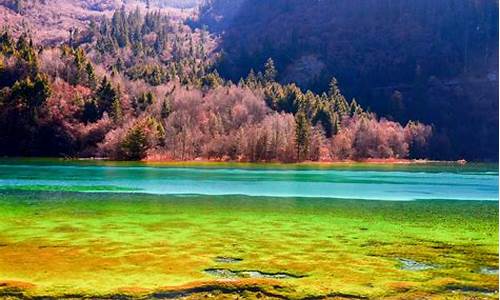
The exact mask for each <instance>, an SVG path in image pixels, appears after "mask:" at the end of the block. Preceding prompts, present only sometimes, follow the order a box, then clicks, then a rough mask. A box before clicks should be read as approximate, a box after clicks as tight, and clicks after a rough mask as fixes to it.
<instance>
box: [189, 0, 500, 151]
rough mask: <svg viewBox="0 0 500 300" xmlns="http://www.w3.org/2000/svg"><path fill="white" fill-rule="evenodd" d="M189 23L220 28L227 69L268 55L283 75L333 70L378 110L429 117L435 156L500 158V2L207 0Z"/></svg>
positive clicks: (304, 84)
mask: <svg viewBox="0 0 500 300" xmlns="http://www.w3.org/2000/svg"><path fill="white" fill-rule="evenodd" d="M193 24H194V25H195V26H205V25H207V26H208V28H209V30H211V31H212V32H215V33H218V34H220V36H221V37H222V43H221V45H220V50H221V51H222V52H223V56H222V59H221V60H220V61H219V64H218V66H217V68H218V70H219V72H220V74H221V76H223V77H225V78H228V79H232V80H237V79H238V78H239V77H241V76H244V75H245V74H246V73H247V72H248V69H250V68H254V69H255V70H256V71H258V70H262V69H261V68H262V66H263V65H264V63H265V61H266V60H267V59H268V58H269V57H271V58H272V59H273V60H274V62H275V64H276V68H277V70H278V71H279V72H278V73H279V76H278V81H279V82H282V83H289V82H295V83H297V84H298V85H299V86H300V87H301V88H303V89H311V90H313V91H315V92H319V93H321V92H323V91H327V90H328V82H329V79H330V78H331V77H332V76H335V77H336V78H337V79H338V80H339V82H340V83H341V84H342V89H343V92H344V94H345V95H346V96H348V97H349V98H352V97H355V98H356V99H358V100H359V103H360V104H362V105H363V107H365V108H369V109H370V110H371V111H374V112H376V113H377V114H379V115H381V116H385V117H386V118H388V119H390V120H395V121H399V122H403V123H405V122H407V121H408V120H410V119H414V120H420V121H422V122H424V123H428V124H433V125H434V128H435V132H434V135H433V140H432V142H431V144H432V145H431V148H432V149H431V151H430V154H431V155H432V157H434V158H439V159H458V158H466V159H472V160H474V159H475V160H477V159H479V160H484V159H491V160H496V159H497V157H498V71H497V70H498V1H495V0H479V1H476V0H474V1H472V0H464V1H453V0H439V1H436V0H421V1H407V0H367V1H350V0H335V1H321V0H313V1H299V0H275V1H266V0H231V1H229V0H211V1H207V2H206V3H205V5H204V6H202V7H201V9H200V15H199V17H198V18H195V20H193Z"/></svg>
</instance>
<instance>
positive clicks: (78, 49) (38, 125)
mask: <svg viewBox="0 0 500 300" xmlns="http://www.w3.org/2000/svg"><path fill="white" fill-rule="evenodd" d="M125 16H128V20H129V21H127V22H131V23H130V24H136V25H134V26H140V25H137V24H140V20H141V16H140V15H139V12H137V11H136V12H134V14H131V15H127V14H125V12H123V11H121V12H119V13H117V14H115V16H114V18H115V19H114V20H112V21H111V23H106V22H110V21H105V22H104V23H103V24H102V25H101V26H104V27H106V26H111V27H110V28H107V29H105V30H104V29H103V28H102V27H101V30H100V33H98V34H95V36H94V38H95V39H94V40H93V42H92V41H91V42H86V43H83V44H81V45H80V46H74V45H62V46H60V47H51V48H38V47H37V46H35V45H34V44H33V43H32V42H31V40H30V39H29V37H28V36H26V35H23V36H22V37H21V38H19V39H18V40H15V39H13V38H12V37H11V36H10V35H9V34H8V33H7V32H5V33H3V34H2V35H1V37H0V50H1V51H0V117H1V118H0V133H1V134H0V144H1V145H2V147H1V148H0V154H1V155H53V156H54V155H55V156H71V157H96V156H97V157H106V158H112V159H119V160H121V159H123V160H141V159H162V160H195V159H207V160H234V161H280V162H295V161H304V160H312V161H320V160H321V161H326V160H345V159H349V160H360V159H366V158H408V157H423V156H425V154H426V146H427V144H428V140H429V137H430V135H431V131H432V130H431V127H429V126H427V125H423V124H420V123H418V122H410V123H408V124H407V125H406V126H404V127H403V126H402V125H400V124H399V123H395V122H392V121H388V120H385V119H381V120H378V119H377V117H376V116H375V115H373V114H370V113H367V112H365V111H364V110H363V109H362V107H360V106H359V105H358V104H357V103H356V101H355V100H352V101H347V100H346V99H345V97H344V96H343V95H342V93H341V91H340V88H339V85H338V83H337V81H336V80H335V79H334V80H332V81H331V83H330V90H329V92H328V93H324V94H315V93H312V92H310V91H306V92H303V91H302V90H301V89H300V88H298V87H297V86H296V85H294V84H288V85H282V84H280V83H278V82H276V81H275V78H276V69H275V68H274V64H273V61H272V60H268V61H267V63H266V66H265V72H264V73H260V72H259V73H257V74H256V73H254V72H253V71H250V73H249V75H248V76H247V77H246V78H242V79H241V80H240V82H239V83H238V84H234V83H232V82H229V81H225V80H224V79H222V78H221V77H220V76H219V75H218V73H217V71H216V70H214V69H212V70H210V69H209V63H208V62H206V63H204V62H202V61H200V60H201V59H203V56H204V54H203V53H202V52H204V51H205V50H204V49H202V48H200V47H201V46H193V45H195V43H198V42H194V41H199V40H200V39H201V38H203V39H204V38H205V37H203V33H200V32H191V31H186V30H180V29H175V30H174V29H172V30H170V31H169V29H168V28H171V26H173V25H172V24H171V23H169V22H168V20H167V19H165V17H163V16H159V15H149V16H148V18H150V21H148V22H153V23H152V24H150V25H148V26H150V28H149V29H148V30H149V31H150V33H154V32H155V30H158V28H156V27H155V26H159V28H164V29H162V31H161V32H162V34H165V37H163V38H161V39H160V38H158V37H155V38H154V39H153V42H154V41H156V42H158V41H171V40H172V39H174V41H175V39H176V38H177V35H176V34H181V35H182V40H180V39H178V40H177V42H173V44H169V43H170V42H169V43H166V44H162V45H156V46H155V45H154V43H153V45H152V46H151V47H153V48H151V49H155V50H154V51H153V50H151V51H149V52H147V51H146V52H144V53H142V54H141V57H142V58H141V61H149V62H151V63H153V65H159V64H161V61H162V60H163V59H167V60H168V62H167V63H166V64H165V65H164V67H161V68H164V70H165V72H166V73H165V74H164V75H165V76H164V77H161V78H160V79H159V80H154V81H153V82H152V81H151V78H145V77H144V76H143V75H140V76H136V75H131V73H130V72H132V71H133V70H135V69H134V67H133V66H132V65H128V66H127V61H129V62H130V59H132V56H130V55H129V54H126V55H125V54H124V53H127V51H128V50H127V49H130V47H132V46H133V43H134V41H135V43H136V44H137V45H139V44H140V45H147V43H148V42H147V41H148V38H147V37H143V38H140V39H138V38H137V37H135V36H134V35H131V36H129V35H122V33H120V32H116V31H115V30H113V29H112V28H113V24H115V23H116V24H118V25H119V24H122V25H123V24H124V23H123V22H124V21H123V20H122V19H120V18H123V17H125ZM131 20H136V21H135V22H132V21H131ZM155 20H156V21H155ZM154 22H157V23H154ZM127 24H128V23H127ZM130 26H132V25H130ZM163 26H165V27H163ZM169 26H170V27H169ZM131 28H133V27H131ZM137 28H139V27H137ZM148 34H149V33H148ZM190 35H191V36H190ZM166 36H169V37H170V38H167V37H166ZM120 38H123V43H122V44H120V43H119V41H118V40H117V39H120ZM151 38H152V37H151ZM163 39H164V40H163ZM190 41H191V42H190ZM181 42H182V43H188V44H190V43H193V44H192V45H191V46H190V47H193V48H192V49H198V50H197V51H194V52H193V53H192V55H193V56H190V50H189V47H188V48H187V50H182V51H181V48H180V46H179V45H180V44H181ZM99 43H101V44H99ZM103 43H104V44H106V43H108V44H109V45H110V47H111V48H110V49H109V50H106V49H104V48H99V47H98V46H99V45H101V46H102V45H103ZM174 45H177V46H174ZM198 45H199V44H198ZM96 47H97V48H96ZM141 47H142V46H141ZM148 47H149V46H148ZM155 47H156V48H155ZM197 47H198V48H197ZM175 51H177V54H176V52H175ZM133 59H138V58H133ZM190 59H192V60H193V62H196V63H190V62H189V60H190ZM113 60H115V63H113V64H110V63H109V62H110V61H113ZM120 60H123V62H124V63H125V64H124V65H123V66H118V65H117V63H118V64H121V62H120ZM184 65H189V66H190V68H191V69H189V71H187V69H186V68H184V71H183V72H179V69H178V68H180V67H182V66H184ZM144 66H147V64H146V65H144ZM181 69H182V68H181ZM159 70H160V69H159ZM158 72H160V71H158ZM162 72H163V71H162Z"/></svg>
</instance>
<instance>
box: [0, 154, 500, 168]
mask: <svg viewBox="0 0 500 300" xmlns="http://www.w3.org/2000/svg"><path fill="white" fill-rule="evenodd" d="M2 162H7V163H9V162H31V163H52V162H57V163H81V164H84V165H85V164H97V165H101V164H102V165H116V166H120V165H136V166H153V167H154V166H158V167H224V166H227V167H248V168H252V167H262V168H266V167H277V168H294V167H296V168H336V167H339V168H349V167H382V168H383V167H405V166H408V167H412V166H449V167H470V166H476V165H496V166H498V162H486V161H471V162H468V161H465V160H430V159H373V158H370V159H363V160H328V161H302V162H281V161H255V162H250V161H239V160H220V159H192V160H169V159H148V158H146V159H143V160H136V161H132V160H113V159H110V158H106V157H36V156H20V157H9V156H4V157H0V163H2Z"/></svg>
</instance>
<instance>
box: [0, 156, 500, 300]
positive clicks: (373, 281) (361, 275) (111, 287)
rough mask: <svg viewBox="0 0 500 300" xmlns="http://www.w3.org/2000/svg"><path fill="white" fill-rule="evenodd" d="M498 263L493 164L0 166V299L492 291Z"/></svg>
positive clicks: (450, 295) (476, 294)
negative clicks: (204, 290) (218, 291)
mask: <svg viewBox="0 0 500 300" xmlns="http://www.w3.org/2000/svg"><path fill="white" fill-rule="evenodd" d="M367 200H394V201H367ZM400 200H414V201H400ZM459 200H460V201H459ZM461 200H470V201H461ZM483 200H487V201H483ZM497 270H498V170H497V166H492V165H469V166H463V167H461V166H456V165H436V164H433V165H425V166H424V165H415V166H397V165H389V166H387V165H384V166H366V165H342V166H333V167H328V168H324V167H321V168H320V167H319V166H302V165H300V166H297V165H290V166H288V165H275V166H271V167H269V166H262V165H234V164H227V165H226V164H214V165H210V166H206V165H196V166H193V165H190V166H189V167H185V166H180V165H178V164H174V165H168V166H167V167H165V166H158V165H146V164H138V163H133V164H129V163H110V162H71V161H70V162H61V161H52V160H36V161H27V160H4V161H0V297H2V295H12V293H18V295H24V296H28V297H29V296H47V295H49V296H61V295H63V294H72V295H81V296H87V297H91V298H95V297H100V296H103V295H106V296H110V295H122V294H124V293H125V294H130V295H144V293H145V294H147V295H177V294H176V293H178V292H179V291H180V292H182V293H183V294H182V295H186V292H185V291H186V290H187V289H189V288H193V287H200V286H204V285H206V284H209V285H210V286H211V288H214V286H215V287H218V286H225V287H226V289H227V286H228V285H229V286H233V285H234V286H237V287H238V292H237V293H241V291H242V290H245V288H242V287H241V284H243V285H251V286H254V285H255V286H258V287H259V289H261V290H262V292H263V293H264V294H265V295H279V296H280V297H291V298H303V297H307V296H318V297H320V296H327V295H344V296H346V297H347V296H349V297H371V298H376V299H381V298H390V299H413V298H419V297H420V298H425V297H429V298H437V299H440V297H441V298H442V299H467V298H470V299H477V298H479V299H482V298H485V299H490V298H491V299H497V298H498V292H497V290H498V271H497ZM249 290H251V291H254V290H255V288H254V289H249ZM167 292H168V293H173V294H168V293H167ZM226 292H227V290H226ZM161 293H167V294H161ZM235 293H236V292H235ZM248 293H250V292H248ZM248 293H247V294H245V295H246V296H248V297H249V298H252V294H248ZM266 293H267V294H266ZM261 296H262V295H261ZM193 297H194V298H193V299H198V298H200V297H201V296H200V295H194V296H193Z"/></svg>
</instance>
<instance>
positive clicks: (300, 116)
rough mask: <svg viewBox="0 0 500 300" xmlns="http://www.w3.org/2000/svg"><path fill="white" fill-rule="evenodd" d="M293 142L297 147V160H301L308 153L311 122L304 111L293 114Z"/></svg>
mask: <svg viewBox="0 0 500 300" xmlns="http://www.w3.org/2000/svg"><path fill="white" fill-rule="evenodd" d="M295 123H296V127H295V143H296V147H297V160H298V161H302V160H304V159H306V158H307V155H308V153H309V143H310V138H311V123H310V122H309V119H308V118H307V115H306V113H305V112H304V111H303V110H301V111H299V112H298V113H297V115H296V116H295Z"/></svg>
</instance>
